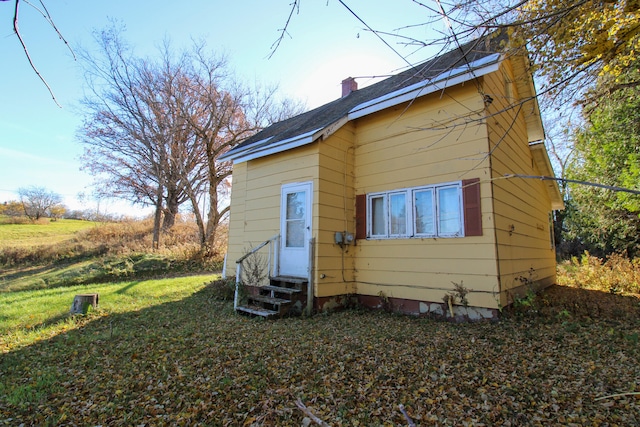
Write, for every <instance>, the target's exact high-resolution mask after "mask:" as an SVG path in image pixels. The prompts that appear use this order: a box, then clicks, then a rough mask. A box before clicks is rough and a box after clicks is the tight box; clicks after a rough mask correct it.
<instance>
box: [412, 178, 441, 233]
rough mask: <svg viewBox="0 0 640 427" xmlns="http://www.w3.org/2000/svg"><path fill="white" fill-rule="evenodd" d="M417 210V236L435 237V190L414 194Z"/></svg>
mask: <svg viewBox="0 0 640 427" xmlns="http://www.w3.org/2000/svg"><path fill="white" fill-rule="evenodd" d="M413 197H414V202H413V203H414V204H415V206H414V208H415V214H414V215H415V227H416V234H426V235H430V236H432V235H434V234H436V228H435V221H434V220H433V219H434V214H435V212H434V209H433V190H432V189H428V190H420V191H416V192H414V193H413Z"/></svg>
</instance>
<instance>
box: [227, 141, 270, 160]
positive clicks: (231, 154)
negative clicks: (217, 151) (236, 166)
mask: <svg viewBox="0 0 640 427" xmlns="http://www.w3.org/2000/svg"><path fill="white" fill-rule="evenodd" d="M272 138H273V137H272V136H270V137H269V138H265V139H261V140H260V141H256V142H254V143H253V144H251V145H249V146H247V147H242V149H240V150H238V151H234V150H233V149H231V150H229V151H227V152H226V153H224V154H223V155H222V156H220V157H218V161H221V162H224V161H227V160H234V159H235V158H236V157H238V156H240V155H242V154H243V153H246V152H247V151H250V150H252V149H255V148H257V147H260V146H262V145H265V144H266V143H267V142H269V141H270V140H271V139H272Z"/></svg>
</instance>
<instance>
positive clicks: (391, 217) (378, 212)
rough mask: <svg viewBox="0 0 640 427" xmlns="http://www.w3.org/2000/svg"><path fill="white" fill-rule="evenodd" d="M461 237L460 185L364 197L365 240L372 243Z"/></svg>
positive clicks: (436, 186)
mask: <svg viewBox="0 0 640 427" xmlns="http://www.w3.org/2000/svg"><path fill="white" fill-rule="evenodd" d="M463 235H464V227H463V207H462V188H461V183H459V182H458V183H452V184H443V185H432V186H424V187H413V188H405V189H400V190H393V191H388V192H383V193H372V194H369V195H367V236H368V237H369V238H371V239H389V238H410V237H418V238H422V237H462V236H463Z"/></svg>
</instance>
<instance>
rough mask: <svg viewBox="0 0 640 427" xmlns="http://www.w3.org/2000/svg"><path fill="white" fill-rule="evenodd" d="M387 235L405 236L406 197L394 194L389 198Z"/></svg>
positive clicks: (403, 194) (402, 194)
mask: <svg viewBox="0 0 640 427" xmlns="http://www.w3.org/2000/svg"><path fill="white" fill-rule="evenodd" d="M389 213H390V215H389V229H390V230H389V234H391V235H406V234H407V196H406V193H396V194H392V195H391V196H389Z"/></svg>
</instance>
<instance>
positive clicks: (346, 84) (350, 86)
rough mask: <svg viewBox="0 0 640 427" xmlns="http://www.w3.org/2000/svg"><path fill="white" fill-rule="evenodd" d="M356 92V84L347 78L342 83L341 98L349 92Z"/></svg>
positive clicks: (351, 78) (353, 80) (350, 78)
mask: <svg viewBox="0 0 640 427" xmlns="http://www.w3.org/2000/svg"><path fill="white" fill-rule="evenodd" d="M355 90H358V83H356V79H354V78H353V77H347V78H346V79H344V80H343V81H342V97H343V98H344V97H345V96H347V95H349V94H350V93H351V92H353V91H355Z"/></svg>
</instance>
